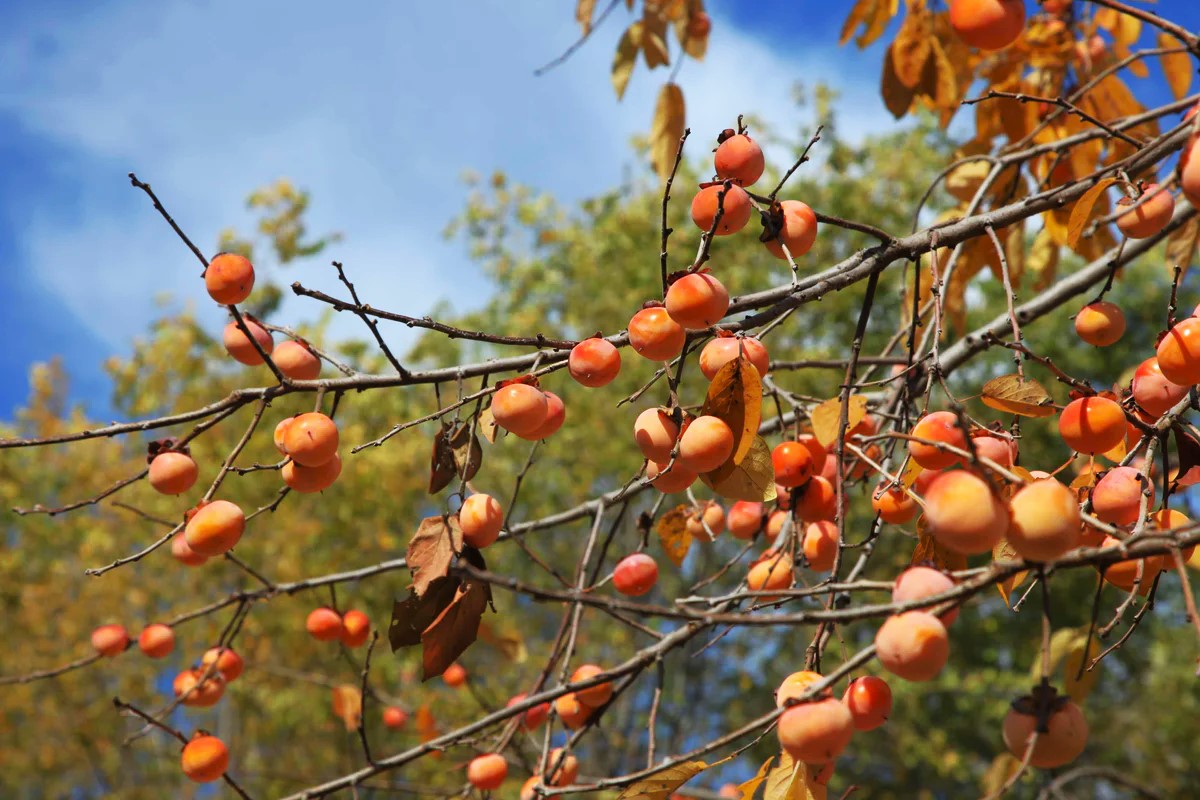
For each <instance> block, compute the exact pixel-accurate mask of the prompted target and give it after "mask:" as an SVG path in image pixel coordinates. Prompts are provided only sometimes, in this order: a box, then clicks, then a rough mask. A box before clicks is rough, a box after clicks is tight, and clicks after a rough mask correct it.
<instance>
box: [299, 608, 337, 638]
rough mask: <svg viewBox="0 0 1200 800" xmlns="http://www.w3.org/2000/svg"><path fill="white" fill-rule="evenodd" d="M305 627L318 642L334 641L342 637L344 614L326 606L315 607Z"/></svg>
mask: <svg viewBox="0 0 1200 800" xmlns="http://www.w3.org/2000/svg"><path fill="white" fill-rule="evenodd" d="M304 627H305V629H306V630H307V631H308V633H309V635H310V636H312V637H313V638H314V639H316V640H317V641H318V642H334V641H337V640H338V639H341V638H342V615H341V614H339V613H338V612H336V611H334V610H333V609H332V608H328V607H326V606H322V607H321V608H314V609H313V610H312V611H310V612H309V613H308V619H306V620H305V622H304Z"/></svg>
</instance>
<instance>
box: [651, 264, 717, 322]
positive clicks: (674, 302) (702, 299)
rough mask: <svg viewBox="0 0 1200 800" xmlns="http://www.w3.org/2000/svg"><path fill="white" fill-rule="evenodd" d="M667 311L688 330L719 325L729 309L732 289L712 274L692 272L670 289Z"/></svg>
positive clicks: (668, 290)
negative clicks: (729, 290)
mask: <svg viewBox="0 0 1200 800" xmlns="http://www.w3.org/2000/svg"><path fill="white" fill-rule="evenodd" d="M666 307H667V313H668V314H670V315H671V319H673V320H675V321H676V322H677V323H679V324H680V325H682V326H683V327H684V328H685V329H687V330H702V329H704V328H707V327H709V326H710V325H716V324H717V323H718V322H720V321H721V318H722V317H724V316H725V312H726V311H728V310H729V292H728V291H726V289H725V287H724V285H722V283H721V282H720V281H719V280H717V279H716V278H714V277H713V276H712V275H710V274H708V273H704V272H693V273H692V274H691V275H684V276H683V277H682V278H680V279H679V280H677V281H675V282H674V283H672V284H671V288H669V289H667V299H666Z"/></svg>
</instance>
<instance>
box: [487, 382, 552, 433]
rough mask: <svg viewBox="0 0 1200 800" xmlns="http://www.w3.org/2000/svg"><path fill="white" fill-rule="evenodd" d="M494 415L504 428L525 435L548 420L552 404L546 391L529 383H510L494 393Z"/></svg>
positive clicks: (492, 406) (497, 422)
mask: <svg viewBox="0 0 1200 800" xmlns="http://www.w3.org/2000/svg"><path fill="white" fill-rule="evenodd" d="M491 409H492V417H493V418H494V419H495V420H496V424H497V425H499V426H500V427H501V428H504V430H506V431H509V432H511V433H515V434H517V435H518V436H525V435H529V434H531V433H533V432H535V431H536V430H537V429H538V428H540V427H542V425H543V424H544V423H545V422H546V415H547V414H548V413H549V412H550V406H549V403H548V402H547V399H546V393H545V392H543V391H542V390H541V389H538V388H537V387H535V386H530V385H529V384H527V383H510V384H509V385H507V386H502V387H501V388H500V389H498V390H497V391H496V393H495V394H494V395H492V405H491Z"/></svg>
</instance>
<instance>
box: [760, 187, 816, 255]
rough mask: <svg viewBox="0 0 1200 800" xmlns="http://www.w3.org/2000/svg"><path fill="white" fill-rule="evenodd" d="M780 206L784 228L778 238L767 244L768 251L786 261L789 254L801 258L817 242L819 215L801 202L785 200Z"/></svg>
mask: <svg viewBox="0 0 1200 800" xmlns="http://www.w3.org/2000/svg"><path fill="white" fill-rule="evenodd" d="M779 206H780V208H782V209H783V227H782V228H781V229H780V230H779V235H778V237H776V238H774V239H771V240H769V241H767V242H766V243H765V244H766V245H767V250H769V251H771V255H773V256H775V257H776V258H783V259H786V258H787V257H788V254H789V253H790V254H791V256H792V258H793V259H795V258H799V257H800V256H802V255H804V254H805V253H807V252H808V251H809V250H811V249H812V246H813V244H814V243H815V242H816V241H817V215H816V214H815V213H814V212H813V210H812V209H811V208H809V206H808V204H807V203H801V202H800V201H799V200H784V201H783V202H782V203H780V204H779ZM784 247H787V253H785V252H784V250H783V248H784Z"/></svg>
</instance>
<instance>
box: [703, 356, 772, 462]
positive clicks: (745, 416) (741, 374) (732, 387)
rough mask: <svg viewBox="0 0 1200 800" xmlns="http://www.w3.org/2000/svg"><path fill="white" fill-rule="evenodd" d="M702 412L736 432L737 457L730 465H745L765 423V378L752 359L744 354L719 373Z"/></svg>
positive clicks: (705, 400) (734, 443)
mask: <svg viewBox="0 0 1200 800" xmlns="http://www.w3.org/2000/svg"><path fill="white" fill-rule="evenodd" d="M700 413H701V414H708V415H711V416H714V417H717V418H718V419H720V420H721V421H722V422H724V423H725V424H726V425H728V426H729V429H730V430H731V431H733V454H732V455H731V456H730V457H729V462H728V463H731V464H734V465H736V464H740V463H742V461H743V460H744V459H745V458H746V454H747V453H749V452H750V446H751V445H752V444H753V443H754V439H755V437H756V436H758V424H759V422H760V421H761V420H762V378H761V377H760V376H759V374H758V370H757V369H756V368H755V367H754V365H753V364H751V363H750V359H748V358H746V356H744V355H740V356H738V357H737V358H735V359H733V360H732V361H730V362H728V363H727V364H725V365H724V366H722V367H721V369H719V370H718V371H717V374H716V375H714V376H713V379H712V382H711V383H709V385H708V394H707V395H706V396H705V398H704V407H703V409H701V412H700ZM722 466H725V465H722Z"/></svg>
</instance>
